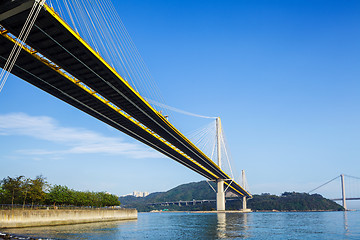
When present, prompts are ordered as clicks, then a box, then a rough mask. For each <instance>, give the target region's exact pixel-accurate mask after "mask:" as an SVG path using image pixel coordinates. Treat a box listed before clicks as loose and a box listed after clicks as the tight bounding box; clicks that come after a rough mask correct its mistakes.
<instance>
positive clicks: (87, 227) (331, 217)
mask: <svg viewBox="0 0 360 240" xmlns="http://www.w3.org/2000/svg"><path fill="white" fill-rule="evenodd" d="M7 231H8V232H11V233H14V234H18V235H22V236H28V237H35V238H40V237H42V238H47V239H100V240H105V239H106V240H115V239H360V212H359V211H356V212H254V213H243V214H242V213H166V212H162V213H139V215H138V220H136V221H123V222H107V223H96V224H78V225H68V226H56V227H37V228H23V229H11V230H7Z"/></svg>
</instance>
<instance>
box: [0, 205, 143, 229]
mask: <svg viewBox="0 0 360 240" xmlns="http://www.w3.org/2000/svg"><path fill="white" fill-rule="evenodd" d="M136 219H137V210H136V209H117V210H103V209H101V210H100V209H99V210H0V229H4V228H19V227H36V226H55V225H66V224H76V223H92V222H104V221H120V220H136Z"/></svg>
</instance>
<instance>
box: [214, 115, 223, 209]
mask: <svg viewBox="0 0 360 240" xmlns="http://www.w3.org/2000/svg"><path fill="white" fill-rule="evenodd" d="M216 141H217V158H218V166H219V168H220V169H221V120H220V118H219V117H218V118H216ZM216 210H217V211H225V192H224V179H218V180H217V192H216Z"/></svg>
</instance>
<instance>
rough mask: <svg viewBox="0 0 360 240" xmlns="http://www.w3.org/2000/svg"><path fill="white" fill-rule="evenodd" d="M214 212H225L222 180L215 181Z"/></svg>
mask: <svg viewBox="0 0 360 240" xmlns="http://www.w3.org/2000/svg"><path fill="white" fill-rule="evenodd" d="M216 210H217V211H225V192H224V180H222V179H219V180H218V181H217V193H216Z"/></svg>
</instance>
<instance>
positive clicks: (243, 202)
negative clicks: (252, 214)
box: [242, 196, 247, 211]
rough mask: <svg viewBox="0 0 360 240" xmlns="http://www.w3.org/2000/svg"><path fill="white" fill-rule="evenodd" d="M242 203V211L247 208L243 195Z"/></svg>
mask: <svg viewBox="0 0 360 240" xmlns="http://www.w3.org/2000/svg"><path fill="white" fill-rule="evenodd" d="M242 204H243V205H242V210H243V211H244V210H246V209H247V199H246V197H245V196H244V197H243V200H242Z"/></svg>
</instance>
